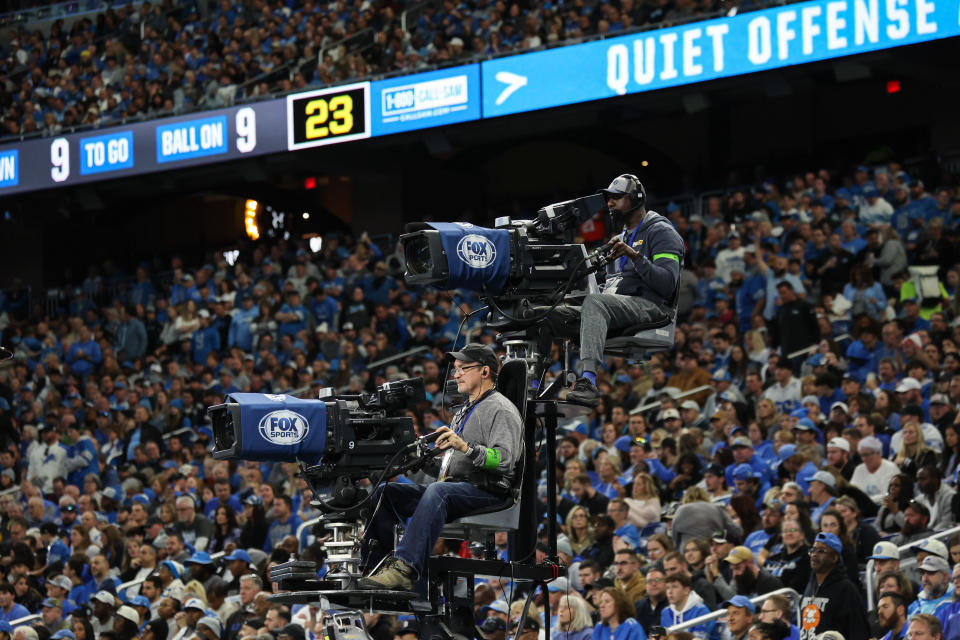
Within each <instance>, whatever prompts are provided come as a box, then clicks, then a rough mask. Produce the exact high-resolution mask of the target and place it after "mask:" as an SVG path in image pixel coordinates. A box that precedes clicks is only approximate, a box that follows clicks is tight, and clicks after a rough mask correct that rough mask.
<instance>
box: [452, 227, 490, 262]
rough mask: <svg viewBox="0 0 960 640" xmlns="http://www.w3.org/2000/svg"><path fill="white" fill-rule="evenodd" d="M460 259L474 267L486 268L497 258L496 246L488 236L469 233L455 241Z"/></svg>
mask: <svg viewBox="0 0 960 640" xmlns="http://www.w3.org/2000/svg"><path fill="white" fill-rule="evenodd" d="M457 256H458V257H459V258H460V261H461V262H463V263H464V264H465V265H467V266H468V267H473V268H474V269H486V268H487V267H489V266H490V265H491V264H493V262H494V260H496V259H497V247H496V245H494V244H493V242H492V241H491V240H490V239H489V238H485V237H483V236H481V235H478V234H476V233H471V234H468V235H465V236H463V237H462V238H460V242H458V243H457Z"/></svg>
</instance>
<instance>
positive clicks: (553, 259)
mask: <svg viewBox="0 0 960 640" xmlns="http://www.w3.org/2000/svg"><path fill="white" fill-rule="evenodd" d="M598 214H600V215H606V214H607V203H606V200H605V198H604V196H603V195H601V194H594V195H589V196H584V197H581V198H576V199H573V200H567V201H565V202H558V203H555V204H551V205H547V206H546V207H543V208H542V209H540V211H538V212H537V216H536V217H535V218H534V219H533V220H513V219H512V218H510V217H503V218H498V219H497V220H496V226H495V227H494V228H492V229H491V228H487V227H478V226H475V225H472V224H469V223H464V222H416V223H411V224H408V225H407V227H406V229H407V233H405V234H403V235H402V236H401V237H400V242H401V245H402V247H403V254H404V258H405V260H406V268H407V270H406V274H405V276H404V277H405V279H406V281H407V283H408V284H411V285H433V286H435V287H437V288H440V289H457V288H463V289H469V290H471V291H476V292H479V293H481V294H483V295H484V297H485V298H486V301H487V303H488V304H489V305H490V317H489V318H488V322H487V324H488V326H491V327H493V328H496V329H499V330H506V331H509V330H515V329H524V328H526V327H529V326H531V325H533V324H535V323H536V322H537V321H538V320H539V319H541V317H542V316H543V315H545V309H547V308H549V307H551V306H555V305H556V304H557V303H559V302H561V301H563V300H564V299H567V300H575V299H577V298H582V297H583V296H584V295H586V294H587V293H596V292H597V291H598V287H597V283H596V278H595V276H594V275H593V273H594V272H595V271H597V270H598V269H600V268H602V267H603V266H604V265H605V264H606V251H607V249H608V248H609V247H606V246H605V247H602V248H601V249H600V250H598V251H595V252H594V253H593V254H589V255H588V253H587V250H586V248H585V247H584V245H583V244H580V243H574V242H573V240H574V237H575V236H576V235H577V234H578V233H579V228H580V225H581V224H583V223H584V222H587V221H588V220H591V219H593V218H594V216H596V215H598Z"/></svg>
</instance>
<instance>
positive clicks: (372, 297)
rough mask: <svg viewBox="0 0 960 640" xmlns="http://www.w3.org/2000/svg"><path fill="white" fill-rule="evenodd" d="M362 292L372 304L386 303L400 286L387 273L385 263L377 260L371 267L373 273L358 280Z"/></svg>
mask: <svg viewBox="0 0 960 640" xmlns="http://www.w3.org/2000/svg"><path fill="white" fill-rule="evenodd" d="M360 287H361V288H362V289H363V293H364V295H365V296H366V298H367V300H369V301H370V302H371V303H373V304H388V303H389V302H390V300H391V299H392V298H393V296H394V295H395V293H394V292H395V291H397V289H399V288H400V287H398V286H397V281H396V280H394V279H393V278H391V277H390V276H388V275H387V264H386V263H385V262H378V263H377V264H376V265H374V267H373V274H372V275H369V276H364V277H363V278H362V279H361V280H360Z"/></svg>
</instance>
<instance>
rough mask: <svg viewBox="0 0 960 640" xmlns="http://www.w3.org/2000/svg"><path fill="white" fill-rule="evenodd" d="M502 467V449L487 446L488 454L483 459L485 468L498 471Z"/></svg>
mask: <svg viewBox="0 0 960 640" xmlns="http://www.w3.org/2000/svg"><path fill="white" fill-rule="evenodd" d="M499 467H500V450H499V449H490V448H487V456H486V458H485V459H484V461H483V468H484V469H486V470H487V471H496V470H497V469H498V468H499Z"/></svg>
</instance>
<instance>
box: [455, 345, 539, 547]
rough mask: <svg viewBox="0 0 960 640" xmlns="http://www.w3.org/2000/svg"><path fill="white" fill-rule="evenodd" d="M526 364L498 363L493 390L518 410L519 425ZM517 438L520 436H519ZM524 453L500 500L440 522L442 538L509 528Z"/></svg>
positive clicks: (516, 510)
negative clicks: (503, 396)
mask: <svg viewBox="0 0 960 640" xmlns="http://www.w3.org/2000/svg"><path fill="white" fill-rule="evenodd" d="M527 388H528V380H527V364H526V362H525V361H523V360H511V361H509V362H506V363H504V364H503V366H501V367H500V375H499V376H498V377H497V391H499V392H500V393H502V394H503V395H505V396H506V397H507V398H509V399H510V401H511V402H513V404H514V405H516V407H517V409H518V410H519V411H520V420H521V422H520V424H521V427H522V426H523V424H525V423H524V420H525V418H526V408H527ZM520 441H521V442H523V438H522V437H521V440H520ZM524 457H525V456H524V455H522V454H521V455H520V456H519V457H518V458H517V464H516V467H514V468H515V474H514V479H513V488H512V490H511V491H510V495H508V496H507V498H506V499H505V500H504V501H503V502H502V503H500V504H495V505H493V506H490V507H485V508H483V509H478V510H476V511H473V512H471V513H469V514H467V515H465V516H462V517H460V518H457V519H456V520H452V521H450V522H449V523H447V524H446V525H444V527H443V530H442V532H441V533H440V535H441V537H443V538H456V539H458V540H482V539H484V538H485V537H486V536H488V535H492V534H493V533H494V532H496V531H513V530H516V529H517V527H518V526H519V524H520V504H521V502H520V487H521V485H522V483H523V471H524Z"/></svg>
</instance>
